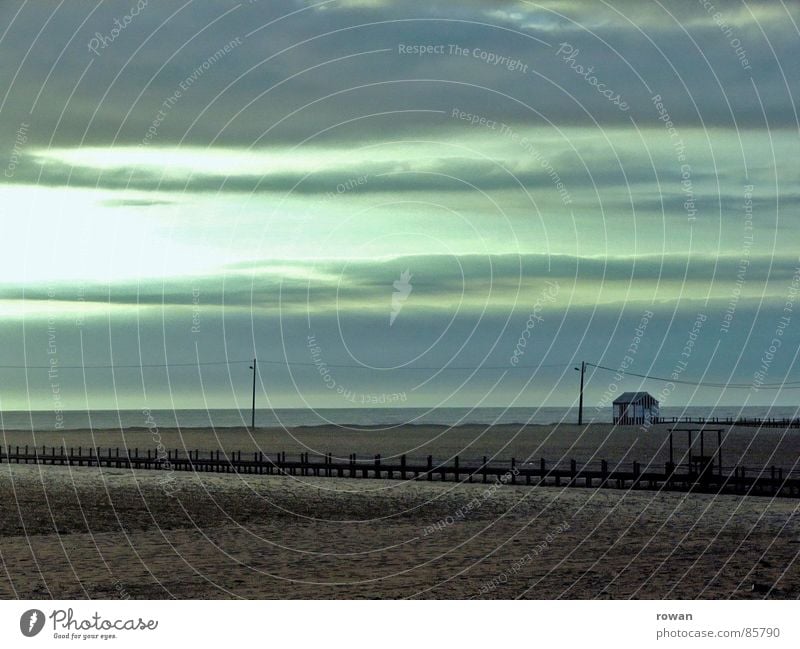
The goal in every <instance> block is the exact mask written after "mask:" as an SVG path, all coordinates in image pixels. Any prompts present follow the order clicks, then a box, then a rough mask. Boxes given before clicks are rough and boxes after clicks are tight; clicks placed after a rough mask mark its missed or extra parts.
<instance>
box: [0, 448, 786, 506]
mask: <svg viewBox="0 0 800 649" xmlns="http://www.w3.org/2000/svg"><path fill="white" fill-rule="evenodd" d="M0 462H6V463H10V464H40V465H42V464H44V465H55V466H79V467H80V466H87V467H105V468H115V469H134V470H138V469H141V470H154V471H192V472H196V473H209V472H210V473H238V474H256V475H291V476H318V477H339V478H375V479H380V478H383V479H395V480H428V481H433V480H438V481H455V482H475V481H478V482H483V483H487V482H490V481H491V482H493V483H496V482H500V483H502V484H525V485H539V486H556V487H559V486H566V487H577V486H585V487H596V488H601V487H604V488H610V487H615V488H619V489H653V490H669V491H703V492H717V493H735V494H746V495H769V496H785V497H800V475H798V474H797V472H796V471H791V472H790V471H788V470H785V469H784V467H778V466H771V467H764V468H762V469H754V468H752V467H742V466H734V467H727V468H724V467H722V466H720V465H719V464H718V463H716V464H715V463H713V462H710V463H708V464H702V465H701V464H698V463H697V462H694V463H687V464H673V463H670V462H667V463H665V464H664V465H661V466H659V468H651V465H650V464H648V465H644V466H643V465H642V464H641V463H639V462H631V463H629V464H625V465H622V464H619V463H613V462H612V463H609V462H608V461H607V460H599V461H598V462H592V463H585V464H579V463H578V462H577V461H576V460H569V461H561V462H558V463H556V464H553V463H550V462H548V461H547V460H545V459H544V458H540V459H538V460H535V461H531V460H526V461H523V462H518V461H517V459H516V458H511V460H510V461H500V460H489V459H488V458H487V457H483V458H482V459H481V460H469V461H466V462H464V461H461V459H460V458H459V457H458V456H456V457H454V458H450V459H448V460H445V461H441V462H439V461H434V458H433V456H431V455H429V456H427V457H426V458H425V459H424V460H422V459H417V458H412V459H411V460H409V458H407V457H406V456H405V455H401V456H399V457H397V458H391V459H390V461H388V462H385V461H384V460H383V459H382V458H381V456H380V455H375V456H373V457H370V458H366V459H360V458H358V456H357V455H356V454H351V455H350V456H349V457H348V458H347V459H345V458H340V457H334V456H333V455H332V454H331V453H326V454H325V455H314V456H312V455H311V454H309V453H301V454H300V455H299V457H298V458H297V459H294V458H289V459H287V457H286V453H276V454H274V455H269V454H264V453H261V452H254V453H253V454H252V456H251V455H249V454H247V455H244V456H243V454H242V452H241V451H238V452H232V453H226V452H224V451H223V452H220V451H208V452H204V453H201V452H200V451H199V450H195V451H186V450H185V451H183V452H181V451H179V450H178V449H175V450H165V449H158V450H150V449H148V450H147V451H146V452H142V453H140V452H139V449H122V452H120V449H119V448H117V449H113V450H112V449H110V448H109V449H106V450H105V451H101V450H100V449H96V448H89V449H87V450H86V452H84V449H83V448H82V447H78V448H77V450H76V449H75V448H69V449H67V448H50V449H48V448H46V447H42V448H41V449H39V448H34V449H30V448H28V447H27V446H26V447H24V448H21V447H16V448H15V449H13V450H12V448H11V447H6V448H5V449H2V448H0ZM651 464H652V463H651Z"/></svg>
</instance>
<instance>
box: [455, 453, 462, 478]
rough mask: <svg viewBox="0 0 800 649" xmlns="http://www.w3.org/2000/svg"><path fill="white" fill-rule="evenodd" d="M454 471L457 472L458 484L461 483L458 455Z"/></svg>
mask: <svg viewBox="0 0 800 649" xmlns="http://www.w3.org/2000/svg"><path fill="white" fill-rule="evenodd" d="M454 469H455V472H456V482H461V473H460V472H459V470H458V455H456V457H455V465H454Z"/></svg>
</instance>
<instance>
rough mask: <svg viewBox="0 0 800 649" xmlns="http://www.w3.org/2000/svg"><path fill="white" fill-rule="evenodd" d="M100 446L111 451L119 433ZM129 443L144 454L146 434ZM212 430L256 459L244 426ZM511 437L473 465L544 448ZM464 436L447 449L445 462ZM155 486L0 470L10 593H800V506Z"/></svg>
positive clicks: (331, 484)
mask: <svg viewBox="0 0 800 649" xmlns="http://www.w3.org/2000/svg"><path fill="white" fill-rule="evenodd" d="M333 432H334V431H319V430H317V431H316V432H314V433H313V434H311V433H307V434H306V433H304V435H303V436H304V438H305V440H306V441H309V440H312V439H314V440H316V442H318V443H319V444H320V446H321V445H322V442H325V447H327V450H332V451H334V452H336V451H337V450H338V449H339V448H341V449H342V450H343V451H344V450H346V449H347V448H348V445H351V446H350V447H349V448H350V450H353V448H352V445H354V442H356V441H358V442H360V443H361V445H360V446H359V447H358V450H361V449H363V451H364V454H365V455H366V454H367V453H368V451H369V450H370V448H374V450H375V452H383V453H384V454H387V455H388V454H390V453H391V452H393V451H392V448H395V447H391V444H395V445H396V448H398V449H403V450H406V451H407V450H408V448H409V442H414V439H409V437H408V435H409V434H410V435H411V437H412V438H414V436H415V435H416V436H418V437H419V438H420V439H421V438H422V437H424V433H423V432H421V430H420V431H412V432H411V433H408V431H405V430H404V431H403V435H406V437H405V438H403V439H401V440H400V441H398V436H397V434H395V435H394V436H391V435H384V434H380V435H381V437H380V438H378V439H376V438H375V437H374V435H375V433H370V435H372V436H373V437H371V438H370V440H371V441H372V442H374V446H371V447H369V446H368V447H366V448H365V445H364V439H363V438H360V434H358V433H353V434H351V435H354V436H355V438H356V439H353V438H350V439H344V440H342V439H340V438H339V437H338V436H336V435H334V434H333ZM473 432H474V431H466V432H465V431H461V433H462V436H463V437H462V439H461V443H463V442H464V441H465V439H468V438H469V437H470V436H472V435H473ZM270 434H271V435H274V436H275V438H273V439H270V440H268V441H269V444H270V445H271V446H272V448H276V449H280V450H286V451H287V452H290V451H292V450H293V449H292V448H291V447H290V446H289V441H288V440H289V439H290V438H288V437H287V433H286V432H285V431H283V432H277V431H276V432H274V433H270ZM542 434H543V433H542ZM7 435H8V434H7ZM19 435H20V437H18V438H17V439H21V438H22V437H23V436H24V434H19ZM67 435H73V433H68V434H65V435H64V437H66V436H67ZM77 435H79V436H80V435H89V434H88V433H78V434H77ZM103 435H105V437H103V438H102V440H103V442H104V443H103V444H101V445H102V446H116V445H117V441H115V439H116V440H120V439H121V437H120V434H119V433H118V432H117V433H113V432H111V433H104V434H103ZM131 435H135V436H138V437H137V438H136V443H138V445H139V446H140V448H145V447H147V446H148V444H146V443H145V441H147V438H146V437H145V436H150V433H149V432H146V431H145V432H138V433H126V435H125V439H126V440H128V439H129V438H130V436H131ZM163 435H164V437H165V443H167V439H166V438H167V437H168V436H169V435H175V436H176V437H175V440H176V443H175V444H170V445H172V446H178V447H180V445H178V443H177V442H178V441H180V439H191V441H192V442H193V443H192V444H189V445H187V448H201V449H202V448H204V446H205V448H213V446H211V441H213V440H214V439H215V437H214V434H213V433H212V432H209V431H204V432H202V435H204V436H205V437H200V436H199V435H197V434H193V435H194V436H193V437H192V438H189V437H187V435H188V432H187V431H184V432H183V435H182V438H181V437H180V436H178V434H177V433H170V432H164V433H163ZM219 435H220V437H219V439H220V443H221V444H222V445H223V447H227V448H236V449H237V450H239V449H240V448H241V449H242V450H247V448H246V447H244V446H243V443H244V441H246V439H247V434H246V433H243V432H242V431H238V432H231V431H225V432H220V433H219ZM280 435H282V436H283V438H277V436H280ZM115 436H116V438H115ZM42 437H45V436H37V442H38V443H39V444H40V445H41V444H42V443H46V444H49V443H50V441H49V440H47V439H45V440H43V439H42ZM298 437H299V436H298ZM503 437H504V436H503V435H502V434H499V433H498V431H492V432H491V436H490V437H484V438H483V439H484V442H483V443H484V446H483V447H482V448H479V449H477V450H478V454H483V453H484V452H486V449H489V448H491V444H494V445H496V444H498V443H500V444H501V446H499V447H497V449H498V452H501V453H502V454H503V455H506V454H508V455H510V454H511V453H512V452H513V453H517V454H520V455H522V454H523V453H524V452H525V450H527V448H530V447H531V445H535V444H536V443H537V441H536V440H535V439H533V440H512V444H518V445H519V446H509V447H507V448H505V449H501V447H502V443H503ZM505 437H506V438H507V437H508V435H507V434H506V435H505ZM73 439H77V438H73ZM486 439H491V440H493V441H492V442H491V444H490V443H489V442H487V441H486ZM209 440H211V441H209ZM169 441H172V440H169ZM568 442H569V440H567V441H566V442H564V441H563V440H562V441H561V442H560V443H561V444H562V445H566V446H568V445H569V443H568ZM295 443H297V442H295ZM458 443H459V442H458V441H457V440H455V438H454V439H453V440H452V441H451V442H445V441H442V440H441V439H440V441H439V442H438V444H439V446H438V447H436V448H437V450H436V455H440V456H441V455H447V454H448V453H450V452H451V448H452V449H455V448H456V446H458ZM77 444H78V442H75V445H76V446H77ZM447 444H452V445H453V446H447ZM525 444H527V445H528V446H527V447H524V445H525ZM134 445H135V444H131V446H134ZM337 445H340V446H337ZM642 446H644V444H643V445H642ZM325 447H321V448H320V450H324V448H325ZM426 447H427V448H429V449H430V448H434V447H433V446H431V445H430V443H428V444H426ZM523 447H524V448H523ZM640 448H641V446H640ZM348 452H349V451H348ZM422 453H425V451H422ZM461 454H462V455H463V454H464V451H463V450H461ZM608 455H609V458H610V457H611V453H610V452H609V454H608ZM795 457H796V456H795ZM163 480H164V472H163V471H161V472H152V471H136V472H134V471H129V470H120V469H111V470H109V469H98V468H86V467H82V468H75V467H50V466H42V467H38V466H34V465H27V466H26V465H7V464H2V465H0V597H3V598H13V597H18V598H50V597H53V598H111V599H114V598H173V597H174V598H239V597H241V598H413V597H421V598H459V599H465V598H475V597H487V598H646V599H650V598H695V597H700V598H764V597H771V598H797V597H800V563H798V554H799V553H800V521H799V520H798V514H797V507H798V501H796V500H790V499H770V498H756V497H751V498H743V497H736V496H714V495H709V494H688V495H687V494H678V493H658V492H650V491H635V492H634V491H622V490H613V489H603V490H594V489H584V488H572V489H562V488H555V487H547V488H538V487H524V486H511V485H494V486H493V485H483V484H462V485H458V484H455V483H437V482H405V483H403V482H399V481H389V480H359V479H356V480H351V479H336V478H328V479H326V478H307V477H303V478H299V477H298V478H295V477H281V476H238V475H217V474H191V473H175V474H173V475H171V482H170V489H169V492H168V493H167V492H165V490H164V489H163V488H162V484H163ZM770 587H774V589H773V590H771V591H770V592H765V591H766V590H767V589H769V588H770Z"/></svg>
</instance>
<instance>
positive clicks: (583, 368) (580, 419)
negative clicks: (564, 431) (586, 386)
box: [575, 361, 586, 426]
mask: <svg viewBox="0 0 800 649" xmlns="http://www.w3.org/2000/svg"><path fill="white" fill-rule="evenodd" d="M575 370H576V371H578V372H580V373H581V393H580V397H579V398H578V426H583V375H584V374H586V363H585V362H584V361H581V368H580V369H578V368H577V367H576V368H575Z"/></svg>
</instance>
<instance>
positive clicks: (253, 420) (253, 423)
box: [250, 358, 256, 430]
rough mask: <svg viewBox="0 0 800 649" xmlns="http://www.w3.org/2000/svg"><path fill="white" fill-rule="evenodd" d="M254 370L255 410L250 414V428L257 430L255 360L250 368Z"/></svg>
mask: <svg viewBox="0 0 800 649" xmlns="http://www.w3.org/2000/svg"><path fill="white" fill-rule="evenodd" d="M250 369H251V370H253V409H252V411H251V413H250V428H251V429H253V430H255V428H256V359H255V358H254V359H253V364H252V365H251V366H250Z"/></svg>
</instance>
